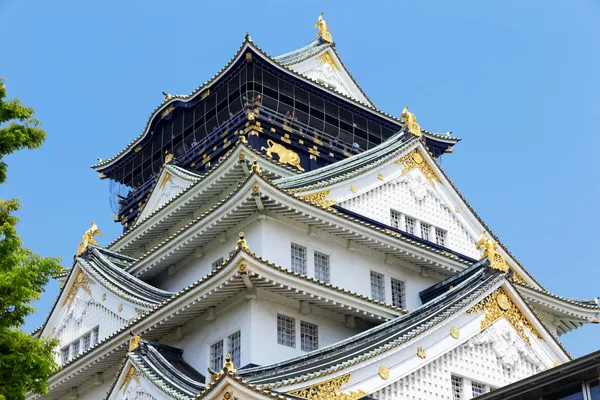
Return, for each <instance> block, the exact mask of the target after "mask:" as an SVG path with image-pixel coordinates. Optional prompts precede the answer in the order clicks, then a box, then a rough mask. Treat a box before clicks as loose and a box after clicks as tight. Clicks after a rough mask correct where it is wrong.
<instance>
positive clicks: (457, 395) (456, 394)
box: [452, 375, 463, 400]
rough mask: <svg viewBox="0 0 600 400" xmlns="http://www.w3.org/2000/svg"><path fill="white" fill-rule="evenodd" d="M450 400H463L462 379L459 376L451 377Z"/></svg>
mask: <svg viewBox="0 0 600 400" xmlns="http://www.w3.org/2000/svg"><path fill="white" fill-rule="evenodd" d="M452 399H453V400H462V399H463V379H462V378H461V377H459V376H454V375H452Z"/></svg>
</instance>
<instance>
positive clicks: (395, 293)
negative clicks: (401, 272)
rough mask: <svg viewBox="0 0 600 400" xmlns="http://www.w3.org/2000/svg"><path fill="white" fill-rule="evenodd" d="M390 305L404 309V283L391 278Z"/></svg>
mask: <svg viewBox="0 0 600 400" xmlns="http://www.w3.org/2000/svg"><path fill="white" fill-rule="evenodd" d="M392 304H393V305H395V306H396V307H400V308H406V290H405V285H404V282H403V281H401V280H399V279H396V278H392Z"/></svg>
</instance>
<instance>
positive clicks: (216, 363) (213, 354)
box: [210, 340, 223, 371]
mask: <svg viewBox="0 0 600 400" xmlns="http://www.w3.org/2000/svg"><path fill="white" fill-rule="evenodd" d="M210 368H211V369H212V370H213V371H220V370H221V369H222V368H223V341H222V340H219V341H218V342H217V343H215V344H212V345H211V346H210Z"/></svg>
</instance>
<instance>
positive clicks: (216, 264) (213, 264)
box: [210, 257, 223, 271]
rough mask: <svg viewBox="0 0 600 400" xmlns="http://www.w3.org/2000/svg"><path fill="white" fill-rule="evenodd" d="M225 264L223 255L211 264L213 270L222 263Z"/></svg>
mask: <svg viewBox="0 0 600 400" xmlns="http://www.w3.org/2000/svg"><path fill="white" fill-rule="evenodd" d="M222 264H223V257H221V258H219V259H218V260H217V261H215V262H213V263H212V264H211V269H210V270H211V271H214V270H215V269H217V268H219V267H220V266H221V265H222Z"/></svg>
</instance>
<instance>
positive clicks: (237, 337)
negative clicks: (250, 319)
mask: <svg viewBox="0 0 600 400" xmlns="http://www.w3.org/2000/svg"><path fill="white" fill-rule="evenodd" d="M227 352H228V353H229V354H230V355H231V361H232V362H233V366H234V367H236V368H239V367H240V362H241V356H242V332H240V331H237V332H235V333H232V334H231V335H229V336H227Z"/></svg>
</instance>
